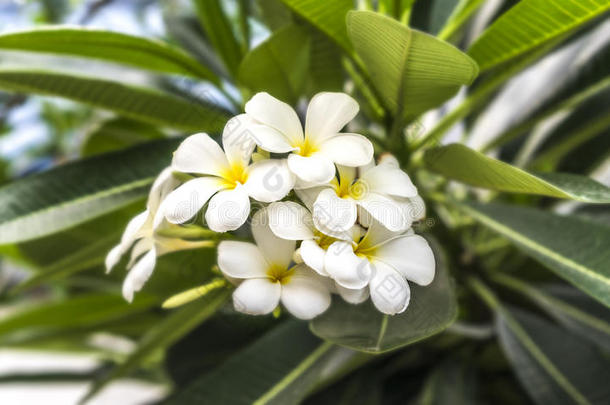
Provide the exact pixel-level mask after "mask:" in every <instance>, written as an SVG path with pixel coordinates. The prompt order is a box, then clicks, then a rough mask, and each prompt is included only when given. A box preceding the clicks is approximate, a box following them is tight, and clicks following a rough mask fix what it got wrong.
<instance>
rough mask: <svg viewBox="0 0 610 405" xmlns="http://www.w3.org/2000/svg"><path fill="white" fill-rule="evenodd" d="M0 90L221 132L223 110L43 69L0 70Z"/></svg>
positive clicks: (161, 123) (188, 128)
mask: <svg viewBox="0 0 610 405" xmlns="http://www.w3.org/2000/svg"><path fill="white" fill-rule="evenodd" d="M0 90H6V91H11V92H20V93H32V94H40V95H46V96H57V97H64V98H67V99H70V100H74V101H78V102H82V103H85V104H89V105H92V106H94V107H99V108H104V109H107V110H111V111H114V112H116V113H118V114H120V115H124V116H126V117H129V118H134V119H137V120H142V121H146V122H150V123H152V124H156V125H161V126H166V127H173V128H177V129H183V130H188V131H210V132H215V131H220V130H221V129H222V128H223V127H224V124H225V123H226V121H227V119H228V115H227V113H226V112H225V111H224V110H221V109H219V108H216V107H213V106H208V105H203V104H195V103H192V102H188V101H186V100H184V99H181V98H178V97H175V96H172V95H169V94H167V93H162V92H160V91H157V90H153V89H150V88H145V87H135V86H131V85H126V84H123V83H119V82H114V81H109V80H102V79H96V78H91V77H85V76H76V75H72V74H68V73H58V72H51V71H44V70H34V69H31V68H27V69H22V68H20V69H9V68H4V69H0Z"/></svg>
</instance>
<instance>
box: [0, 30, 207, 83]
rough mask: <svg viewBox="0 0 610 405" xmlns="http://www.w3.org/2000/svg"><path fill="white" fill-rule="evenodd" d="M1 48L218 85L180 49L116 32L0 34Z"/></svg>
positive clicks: (56, 31)
mask: <svg viewBox="0 0 610 405" xmlns="http://www.w3.org/2000/svg"><path fill="white" fill-rule="evenodd" d="M0 49H14V50H19V51H33V52H45V53H56V54H66V55H72V56H83V57H88V58H95V59H102V60H106V61H110V62H117V63H122V64H127V65H131V66H136V67H139V68H143V69H147V70H153V71H157V72H163V73H177V74H181V75H188V76H193V77H198V78H202V79H206V80H210V81H212V82H214V83H218V78H217V77H216V76H215V75H214V74H213V73H212V72H211V71H210V70H208V69H207V68H206V67H205V66H203V65H201V64H200V63H199V62H197V60H195V59H193V58H191V57H190V56H189V55H187V54H186V53H184V52H183V51H182V50H181V49H179V48H176V47H173V46H171V45H169V44H167V43H165V42H162V41H157V40H153V39H148V38H142V37H135V36H132V35H127V34H122V33H119V32H112V31H105V30H97V29H90V28H74V27H62V26H53V27H44V28H37V29H35V30H29V31H21V32H14V33H8V34H4V35H0Z"/></svg>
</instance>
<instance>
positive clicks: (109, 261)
mask: <svg viewBox="0 0 610 405" xmlns="http://www.w3.org/2000/svg"><path fill="white" fill-rule="evenodd" d="M121 256H123V250H122V249H121V245H116V246H115V247H113V248H112V249H110V252H108V254H107V255H106V259H105V261H104V263H105V265H106V273H110V270H112V268H113V267H114V266H116V265H117V263H118V262H119V261H120V260H121Z"/></svg>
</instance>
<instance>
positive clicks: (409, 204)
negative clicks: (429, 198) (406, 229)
mask: <svg viewBox="0 0 610 405" xmlns="http://www.w3.org/2000/svg"><path fill="white" fill-rule="evenodd" d="M401 206H402V209H403V213H404V216H405V217H406V218H410V219H411V221H420V220H422V219H424V218H426V203H425V202H424V199H423V198H421V197H420V196H415V197H413V198H408V199H406V201H403V202H401Z"/></svg>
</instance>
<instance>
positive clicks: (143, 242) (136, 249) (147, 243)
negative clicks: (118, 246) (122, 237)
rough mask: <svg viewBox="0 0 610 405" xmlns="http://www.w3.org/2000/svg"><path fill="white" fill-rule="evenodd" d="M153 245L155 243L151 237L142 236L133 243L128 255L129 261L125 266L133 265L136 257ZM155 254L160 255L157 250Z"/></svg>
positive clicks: (129, 267) (130, 266)
mask: <svg viewBox="0 0 610 405" xmlns="http://www.w3.org/2000/svg"><path fill="white" fill-rule="evenodd" d="M154 246H155V244H154V241H153V239H152V238H142V239H140V240H139V241H137V242H136V243H135V244H134V245H133V248H132V249H131V253H130V255H129V256H130V257H129V262H128V263H127V268H128V269H131V268H132V267H133V266H134V264H135V263H136V261H137V260H138V258H139V257H140V256H142V255H143V254H144V253H146V252H148V251H149V250H151V249H152V248H153V247H154ZM157 256H160V255H159V251H157Z"/></svg>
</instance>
